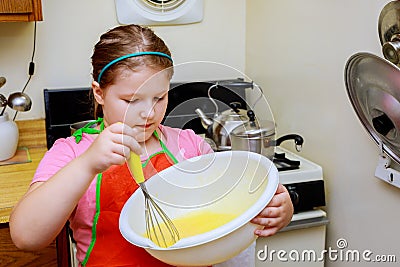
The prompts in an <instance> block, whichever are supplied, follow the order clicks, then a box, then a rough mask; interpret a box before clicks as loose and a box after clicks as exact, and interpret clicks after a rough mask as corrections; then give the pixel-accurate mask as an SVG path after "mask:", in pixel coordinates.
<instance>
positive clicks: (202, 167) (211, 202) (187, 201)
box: [119, 151, 279, 266]
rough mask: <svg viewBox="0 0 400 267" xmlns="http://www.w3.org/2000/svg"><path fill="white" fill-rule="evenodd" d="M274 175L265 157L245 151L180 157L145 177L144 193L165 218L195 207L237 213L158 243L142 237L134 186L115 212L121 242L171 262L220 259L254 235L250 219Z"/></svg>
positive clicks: (271, 189)
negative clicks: (174, 240)
mask: <svg viewBox="0 0 400 267" xmlns="http://www.w3.org/2000/svg"><path fill="white" fill-rule="evenodd" d="M278 176H279V175H278V170H277V169H276V167H275V165H274V164H273V163H272V162H271V161H270V160H269V159H267V158H266V157H264V156H262V155H260V154H256V153H253V152H247V151H226V152H217V153H212V154H207V155H203V156H199V157H195V158H192V159H189V160H186V161H183V162H180V163H178V164H175V165H173V166H171V167H169V168H167V169H165V170H163V171H162V172H160V173H158V174H156V175H155V176H153V177H151V178H150V179H149V180H148V181H146V186H147V188H148V191H149V193H150V195H152V196H153V198H154V199H155V200H156V201H158V204H159V206H160V207H161V208H162V209H163V210H164V211H165V212H166V213H167V214H168V216H169V217H170V218H171V219H174V218H177V217H181V216H183V215H185V214H188V213H192V212H198V211H199V212H202V211H211V212H215V213H224V214H237V217H236V218H234V219H232V220H231V221H229V222H228V223H226V224H224V225H222V226H220V227H218V228H216V229H214V230H211V231H208V232H206V233H202V234H198V235H195V236H191V237H186V238H182V239H180V240H179V241H178V242H177V243H175V244H174V245H173V246H171V247H168V248H161V247H158V246H156V245H155V244H154V243H153V242H151V241H150V240H149V239H147V238H145V237H144V236H143V233H145V231H146V229H145V219H144V197H143V193H142V192H141V190H140V189H139V190H136V192H135V193H134V194H133V195H132V196H131V197H130V198H129V199H128V201H127V202H126V203H125V205H124V207H123V209H122V211H121V215H120V219H119V228H120V231H121V233H122V235H123V236H124V238H125V239H126V240H127V241H129V242H130V243H132V244H134V245H137V246H139V247H143V248H144V249H146V251H147V252H148V253H150V254H151V255H152V256H153V257H155V258H157V259H159V260H161V261H163V262H166V263H168V264H171V265H176V266H204V265H213V264H216V263H219V262H223V261H225V260H227V259H230V258H232V257H234V256H236V255H237V254H239V253H240V252H241V251H243V250H244V249H246V248H247V247H248V246H249V245H250V244H251V243H252V242H254V241H255V239H256V238H257V236H256V235H254V231H255V230H256V229H260V228H262V227H261V226H259V225H256V224H253V223H250V220H251V219H252V218H254V217H255V216H256V215H257V214H258V213H259V212H260V211H261V210H263V209H264V207H265V206H266V205H267V204H268V203H269V201H270V200H271V199H272V197H273V195H274V194H275V191H276V189H277V186H278V182H279V177H278ZM193 227H196V225H195V223H194V225H193Z"/></svg>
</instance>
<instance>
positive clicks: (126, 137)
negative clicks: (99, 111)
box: [81, 122, 142, 174]
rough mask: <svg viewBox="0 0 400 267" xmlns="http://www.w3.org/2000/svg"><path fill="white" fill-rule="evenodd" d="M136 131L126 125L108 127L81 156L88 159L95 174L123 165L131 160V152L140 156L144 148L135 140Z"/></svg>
mask: <svg viewBox="0 0 400 267" xmlns="http://www.w3.org/2000/svg"><path fill="white" fill-rule="evenodd" d="M135 134H136V133H135V131H134V130H133V129H132V128H131V127H129V126H128V125H126V124H123V123H120V122H118V123H114V124H112V125H110V126H108V127H106V128H105V129H104V130H103V131H102V132H101V133H100V134H99V135H98V136H97V138H96V140H95V141H94V142H93V143H92V144H91V146H90V147H89V148H88V149H87V150H86V151H85V152H84V153H83V154H82V155H81V157H83V158H87V162H88V164H89V165H88V166H89V168H90V169H91V170H92V172H93V173H94V174H96V173H101V172H103V171H105V170H107V169H108V168H109V167H110V166H112V165H121V164H123V163H124V162H125V160H126V159H129V157H130V152H131V151H133V152H135V153H137V154H138V155H140V154H141V153H142V148H141V146H140V145H139V143H138V142H137V141H136V139H135V138H134V136H135Z"/></svg>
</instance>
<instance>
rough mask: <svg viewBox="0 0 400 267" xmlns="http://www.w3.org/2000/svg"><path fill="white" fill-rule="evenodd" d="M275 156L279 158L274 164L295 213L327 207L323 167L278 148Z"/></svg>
mask: <svg viewBox="0 0 400 267" xmlns="http://www.w3.org/2000/svg"><path fill="white" fill-rule="evenodd" d="M275 155H278V157H279V158H278V159H276V158H274V160H273V162H274V163H275V165H276V167H277V168H278V171H279V179H280V182H281V183H282V184H283V185H284V186H285V187H286V188H287V189H288V191H289V194H290V198H291V200H292V203H293V207H294V211H295V213H298V212H301V211H308V210H313V209H315V208H318V207H321V206H325V204H326V203H325V189H324V180H323V172H322V167H321V166H319V165H317V164H316V163H314V162H311V161H310V160H307V159H305V158H303V157H301V156H299V155H298V154H295V153H292V152H290V151H289V150H286V149H284V148H281V147H277V148H276V153H275ZM282 162H283V166H282Z"/></svg>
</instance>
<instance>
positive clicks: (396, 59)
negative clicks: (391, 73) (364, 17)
mask: <svg viewBox="0 0 400 267" xmlns="http://www.w3.org/2000/svg"><path fill="white" fill-rule="evenodd" d="M399 17H400V2H399V1H392V2H389V3H388V4H386V5H385V7H384V8H383V9H382V11H381V13H380V15H379V20H378V34H379V39H380V41H381V44H382V53H383V55H384V56H385V58H386V59H387V60H389V61H390V62H392V63H393V64H396V65H400V21H399Z"/></svg>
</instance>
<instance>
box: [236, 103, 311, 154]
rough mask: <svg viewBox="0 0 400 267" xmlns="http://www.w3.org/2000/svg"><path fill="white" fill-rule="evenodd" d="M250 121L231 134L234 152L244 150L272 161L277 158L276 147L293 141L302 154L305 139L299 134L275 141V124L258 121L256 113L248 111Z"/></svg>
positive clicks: (285, 136)
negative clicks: (287, 141)
mask: <svg viewBox="0 0 400 267" xmlns="http://www.w3.org/2000/svg"><path fill="white" fill-rule="evenodd" d="M247 116H248V118H249V121H248V122H246V123H243V124H242V125H239V126H238V127H236V128H235V129H233V130H232V132H231V142H232V145H231V147H232V150H244V151H251V152H255V153H258V154H261V155H263V156H265V157H267V158H269V159H270V160H273V158H274V156H275V147H277V146H279V145H280V144H281V143H282V142H284V141H286V140H293V141H294V144H295V148H296V150H297V151H298V152H300V150H301V148H302V146H303V143H304V139H303V137H301V136H300V135H298V134H286V135H283V136H281V137H279V138H278V139H275V135H276V134H275V123H274V122H272V121H262V122H261V121H258V120H257V119H256V116H255V114H254V111H252V110H249V111H247Z"/></svg>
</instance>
